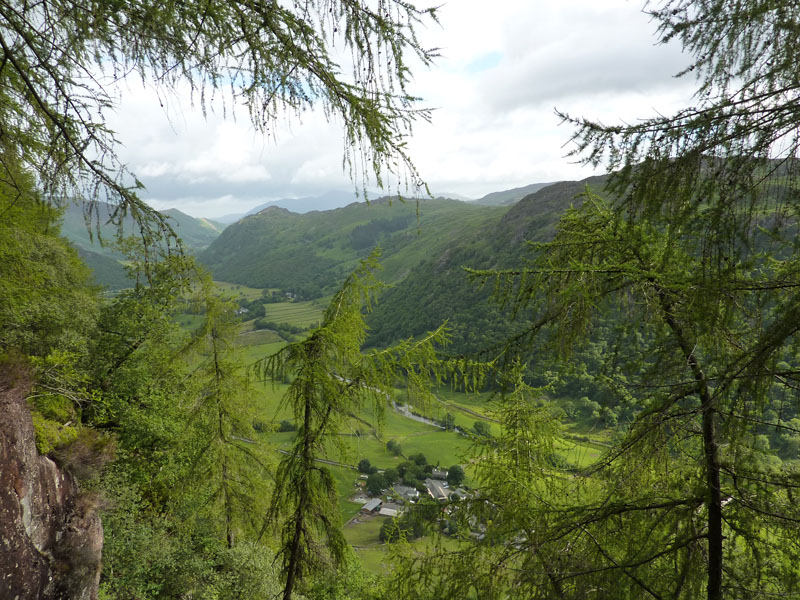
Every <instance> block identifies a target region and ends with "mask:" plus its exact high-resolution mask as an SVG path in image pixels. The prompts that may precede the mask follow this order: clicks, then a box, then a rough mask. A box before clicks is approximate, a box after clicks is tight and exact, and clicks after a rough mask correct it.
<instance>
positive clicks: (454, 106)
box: [110, 0, 691, 216]
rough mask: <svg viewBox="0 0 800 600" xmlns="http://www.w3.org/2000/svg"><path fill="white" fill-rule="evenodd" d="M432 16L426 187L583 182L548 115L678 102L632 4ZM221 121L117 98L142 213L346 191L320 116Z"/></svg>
mask: <svg viewBox="0 0 800 600" xmlns="http://www.w3.org/2000/svg"><path fill="white" fill-rule="evenodd" d="M440 18H441V27H439V26H436V25H431V26H429V27H428V28H427V29H426V30H425V31H423V32H422V38H423V40H424V42H425V43H427V44H428V45H430V46H438V47H440V48H441V54H442V57H441V59H440V60H439V61H438V63H437V65H436V66H435V67H434V68H433V69H431V70H427V71H426V70H421V71H420V70H417V71H415V79H414V82H413V89H412V90H411V91H412V93H414V94H416V95H419V96H421V97H423V98H424V100H425V104H426V105H427V106H431V107H435V108H436V110H435V111H434V115H433V123H432V124H430V125H429V124H425V123H420V124H418V126H417V127H416V128H415V135H414V137H413V139H412V140H410V144H409V145H410V150H411V152H412V157H413V158H414V160H415V162H416V164H417V166H418V167H419V169H420V172H421V174H422V176H423V177H424V178H425V179H426V180H427V181H428V182H429V184H430V186H431V188H432V189H433V190H434V191H445V192H457V193H461V194H464V195H467V196H471V197H479V196H481V195H483V194H485V193H488V192H491V191H496V190H499V189H505V188H509V187H516V186H520V185H526V184H528V183H533V182H536V181H553V180H559V179H568V178H580V177H584V176H587V175H589V174H591V171H589V170H587V169H586V168H584V167H581V166H579V165H576V164H574V162H571V161H570V159H567V158H565V157H564V155H565V154H566V153H567V151H568V150H569V148H565V147H564V143H565V142H566V141H567V140H568V138H569V135H570V133H571V131H570V129H569V127H566V126H562V127H559V123H558V118H557V117H556V115H555V114H554V107H555V106H557V107H558V108H559V109H561V110H565V111H567V112H569V113H570V114H572V115H574V116H585V117H589V118H595V119H600V120H603V121H606V122H613V121H618V120H620V119H623V118H624V119H627V120H629V121H631V120H634V119H636V118H637V117H642V116H647V115H651V114H653V112H654V111H656V110H658V111H661V112H663V113H669V112H671V111H673V110H675V109H676V108H677V107H679V106H681V105H682V103H684V102H685V101H686V100H687V97H688V95H689V87H690V86H689V84H691V82H683V81H680V80H678V81H676V80H675V79H673V78H672V75H673V74H674V73H676V72H677V71H679V70H680V69H681V68H682V67H683V66H684V64H685V59H684V57H683V56H682V55H681V54H680V52H679V51H678V50H677V48H675V47H671V46H660V45H657V44H656V43H655V42H656V39H655V37H654V28H655V25H654V24H653V23H651V22H649V19H648V17H647V16H646V15H644V14H642V13H641V12H640V5H639V4H637V3H635V2H626V1H625V0H561V1H560V2H543V1H541V0H539V1H531V0H503V2H501V3H496V4H495V5H493V6H491V7H487V4H486V2H485V0H450V2H449V3H447V4H445V5H444V6H443V7H442V8H441V11H440ZM412 66H413V65H412ZM161 103H163V104H164V105H165V108H162V106H161ZM228 108H229V109H230V103H228ZM221 112H222V111H221V108H220V107H219V106H217V112H216V113H213V112H212V113H209V114H208V116H207V118H204V117H203V115H202V114H201V112H200V110H199V109H197V107H196V106H195V107H193V106H192V102H191V97H190V95H189V93H188V90H184V91H183V92H182V93H180V94H178V95H177V96H174V97H161V98H159V96H158V95H157V94H156V93H155V92H154V91H153V90H151V89H148V88H142V87H141V85H136V84H133V85H131V87H130V88H129V89H127V88H126V89H125V90H123V102H122V104H121V105H120V108H119V111H118V113H117V115H116V117H115V118H114V119H112V120H111V122H110V125H111V127H112V129H114V130H116V131H117V133H118V137H119V138H120V139H121V140H122V142H123V143H124V145H125V146H124V148H123V150H122V152H121V155H122V158H123V160H124V161H125V162H126V163H128V164H129V166H130V167H131V168H132V170H133V171H134V172H135V173H137V175H139V177H140V179H141V180H142V181H143V183H144V184H145V185H146V186H147V187H148V190H149V191H148V193H149V196H147V195H145V197H148V198H149V199H150V200H151V201H152V202H153V204H154V205H158V206H159V207H160V208H165V207H168V206H175V207H177V208H180V209H181V210H186V211H187V212H190V213H192V214H195V215H197V216H215V215H220V214H223V213H230V212H236V211H238V210H243V209H247V208H250V207H251V206H254V205H256V204H259V203H261V202H264V201H265V200H266V199H275V198H279V197H290V196H304V195H313V194H319V193H322V192H324V191H326V190H328V189H333V188H338V189H341V188H343V187H345V188H346V187H347V186H352V185H353V184H352V183H351V182H349V180H348V178H347V175H346V173H344V172H343V169H342V152H343V145H342V134H341V128H340V127H339V126H338V125H337V124H329V123H327V122H326V121H325V118H324V116H323V115H322V114H320V113H318V112H312V113H308V114H306V115H304V116H303V119H302V122H297V121H294V122H292V124H291V126H290V125H289V123H288V122H287V123H285V124H282V125H281V126H280V127H278V128H277V130H276V131H273V132H272V134H273V135H274V136H275V139H264V138H263V137H261V136H260V135H258V134H256V133H254V132H253V130H252V128H251V127H250V124H249V121H248V119H247V113H246V111H245V110H244V109H239V110H238V111H237V114H236V117H237V119H236V120H233V119H231V118H230V114H228V115H227V116H228V118H227V119H225V118H223V115H222V114H221ZM234 207H235V208H234Z"/></svg>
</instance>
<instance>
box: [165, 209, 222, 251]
mask: <svg viewBox="0 0 800 600" xmlns="http://www.w3.org/2000/svg"><path fill="white" fill-rule="evenodd" d="M161 214H162V215H166V216H168V217H169V218H170V219H171V221H170V224H171V225H172V227H174V228H175V233H177V234H178V237H179V238H181V240H182V241H183V243H184V244H186V246H187V247H188V248H190V249H192V250H202V249H203V248H206V247H207V246H208V245H209V244H211V242H213V241H214V240H215V239H217V237H219V234H220V233H222V230H223V229H225V227H227V225H225V224H224V223H220V222H217V221H212V220H210V219H204V218H196V217H191V216H189V215H187V214H186V213H182V212H181V211H179V210H178V209H177V208H168V209H167V210H163V211H161Z"/></svg>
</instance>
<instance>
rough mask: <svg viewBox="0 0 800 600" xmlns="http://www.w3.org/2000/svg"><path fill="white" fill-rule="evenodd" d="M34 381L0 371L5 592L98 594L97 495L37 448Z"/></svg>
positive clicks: (60, 597) (81, 598) (1, 587)
mask: <svg viewBox="0 0 800 600" xmlns="http://www.w3.org/2000/svg"><path fill="white" fill-rule="evenodd" d="M30 381H31V378H30V377H29V376H27V375H26V374H25V373H23V372H16V373H14V374H12V373H10V372H0V598H3V599H4V600H5V599H8V600H28V599H31V600H34V599H37V600H38V599H45V600H50V599H52V600H95V599H96V598H97V588H98V584H99V581H100V567H101V562H100V559H101V553H102V549H103V526H102V524H101V522H100V517H99V516H98V515H97V511H96V508H95V504H96V503H95V502H94V499H93V498H92V497H91V496H89V495H81V493H80V492H79V490H78V485H77V483H76V481H75V479H74V478H73V477H72V475H71V474H70V473H67V472H64V471H62V470H61V469H59V468H58V466H57V465H56V464H55V463H54V462H53V461H52V460H50V459H49V458H47V457H45V456H40V455H39V453H38V452H37V450H36V445H35V443H34V430H33V421H32V419H31V414H30V410H29V409H28V405H27V403H26V401H25V398H26V397H27V395H28V393H29V392H30Z"/></svg>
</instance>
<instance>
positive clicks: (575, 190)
mask: <svg viewBox="0 0 800 600" xmlns="http://www.w3.org/2000/svg"><path fill="white" fill-rule="evenodd" d="M604 182H605V178H604V177H590V178H588V179H585V180H583V181H565V182H561V183H556V184H553V185H550V186H547V187H545V188H543V189H541V190H539V191H538V192H535V193H533V194H530V195H528V196H526V197H525V198H523V199H522V200H521V201H520V202H518V203H517V204H515V205H514V206H512V207H511V208H510V209H508V210H507V212H506V213H505V214H504V216H503V217H502V218H501V219H499V220H497V221H488V220H487V221H486V222H485V223H484V226H483V227H482V228H475V229H472V230H464V231H462V232H461V235H460V236H459V237H458V239H457V240H455V241H454V242H453V243H452V244H448V245H447V247H446V248H445V249H444V250H443V251H441V252H439V253H432V252H431V253H427V254H425V255H424V256H423V257H422V260H421V261H420V262H419V264H418V265H417V266H416V267H415V268H414V270H413V272H411V273H410V274H409V276H408V277H407V278H406V279H405V280H403V281H402V282H401V283H399V284H398V285H396V286H394V287H393V288H392V289H390V290H387V291H386V292H385V293H384V294H383V295H382V297H381V301H380V303H379V304H378V306H377V307H376V309H375V311H374V312H373V313H372V314H371V315H370V317H369V323H370V328H371V333H370V338H369V340H368V343H370V344H373V345H377V346H382V345H388V344H390V343H392V342H394V341H396V340H398V339H402V338H405V337H408V336H415V335H419V334H421V333H423V332H425V331H429V330H431V329H433V328H435V327H438V326H439V325H440V324H441V323H443V322H445V321H447V322H448V325H449V327H450V328H451V334H452V343H451V345H450V350H451V351H452V352H454V353H470V352H477V351H479V350H483V349H486V348H487V347H489V346H491V345H492V344H493V343H496V342H497V343H499V342H500V341H501V340H504V339H506V338H507V337H508V336H509V335H511V334H512V333H513V331H514V330H515V329H519V328H522V327H524V326H525V323H524V322H516V323H514V322H512V321H511V320H510V319H509V318H508V315H507V314H504V311H502V310H501V309H499V308H498V307H496V306H493V305H492V304H491V303H489V302H488V299H489V295H490V290H489V289H481V288H479V286H477V285H476V284H475V283H473V282H471V281H470V280H469V278H468V277H467V274H466V272H465V270H464V267H465V266H468V267H472V268H477V269H489V268H493V267H502V268H513V267H522V266H524V264H525V258H526V252H527V248H526V244H525V241H526V240H528V241H544V240H547V239H549V238H550V237H551V236H552V234H553V231H554V225H555V223H556V222H557V220H558V218H559V217H560V216H561V214H562V213H563V211H564V210H565V209H566V208H567V207H569V206H570V205H571V204H574V205H577V204H579V203H580V201H581V200H580V198H579V195H580V194H581V193H582V192H583V191H584V190H585V189H586V186H589V187H590V188H592V189H593V190H594V191H595V192H598V191H600V189H601V188H602V186H603V184H604Z"/></svg>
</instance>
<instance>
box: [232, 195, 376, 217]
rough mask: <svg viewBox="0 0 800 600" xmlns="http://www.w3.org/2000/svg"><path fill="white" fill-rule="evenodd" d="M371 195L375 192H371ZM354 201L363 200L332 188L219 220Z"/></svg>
mask: <svg viewBox="0 0 800 600" xmlns="http://www.w3.org/2000/svg"><path fill="white" fill-rule="evenodd" d="M370 197H374V196H373V192H370ZM353 202H363V199H361V200H359V199H358V197H356V194H355V192H354V191H353V190H347V191H344V190H331V191H329V192H325V193H324V194H321V195H319V196H306V197H304V198H281V199H280V200H270V201H269V202H265V203H264V204H259V205H258V206H256V207H255V208H252V209H250V210H249V211H247V212H246V213H234V214H229V215H224V216H222V217H219V218H218V219H217V220H218V221H220V222H222V223H228V224H230V223H235V222H236V221H238V220H240V219H242V218H244V217H247V216H249V215H254V214H257V213H260V212H261V211H262V210H264V209H265V208H270V207H273V206H276V207H278V208H285V209H287V210H290V211H292V212H294V213H298V214H305V213H307V212H311V211H315V210H317V211H324V210H333V209H336V208H342V207H344V206H347V205H348V204H352V203H353Z"/></svg>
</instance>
